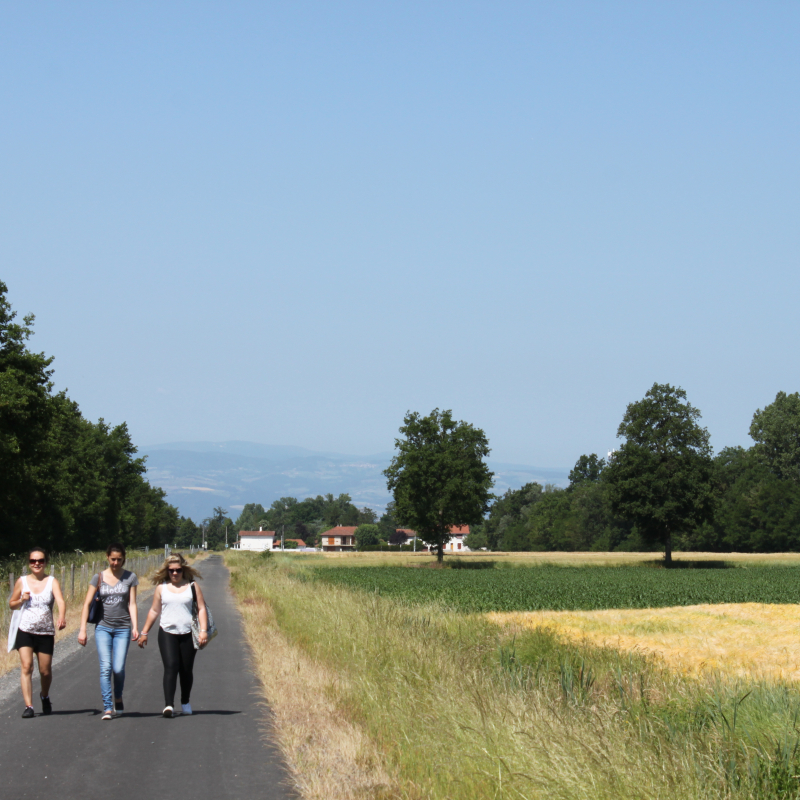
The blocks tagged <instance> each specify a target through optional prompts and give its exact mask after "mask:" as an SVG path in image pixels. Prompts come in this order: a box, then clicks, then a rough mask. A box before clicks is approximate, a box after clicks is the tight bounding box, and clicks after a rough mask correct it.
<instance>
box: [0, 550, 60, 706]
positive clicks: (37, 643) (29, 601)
mask: <svg viewBox="0 0 800 800" xmlns="http://www.w3.org/2000/svg"><path fill="white" fill-rule="evenodd" d="M28 564H29V565H30V568H31V574H30V575H23V576H22V577H21V578H19V580H18V581H17V582H16V584H15V585H14V591H13V592H12V594H11V599H10V600H9V601H8V604H9V606H10V607H11V608H13V609H14V610H18V609H21V610H22V618H21V619H20V622H19V629H18V630H17V639H16V642H15V644H14V649H15V650H17V651H18V652H19V661H20V683H21V685H22V699H23V700H24V701H25V710H24V711H23V712H22V717H23V719H30V718H31V717H32V716H33V715H34V711H33V655H34V653H35V654H36V658H37V660H38V662H39V676H40V677H41V679H42V688H41V692H40V693H39V697H40V698H41V700H42V714H45V715H47V714H49V713H50V712H51V711H52V710H53V706H52V704H51V703H50V684H51V682H52V680H53V674H52V670H51V666H52V663H53V646H54V644H55V639H56V635H55V634H56V624H55V623H54V622H53V603H58V623H57V626H58V630H62V629H63V628H65V627H66V626H67V607H66V604H65V603H64V596H63V595H62V594H61V587H60V586H59V585H58V581H57V580H56V579H55V578H54V577H53V576H52V575H50V576H49V577H48V575H47V571H46V567H47V554H46V553H45V551H44V548H42V547H34V548H33V549H32V550H31V551H30V552H29V553H28Z"/></svg>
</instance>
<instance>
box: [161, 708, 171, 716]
mask: <svg viewBox="0 0 800 800" xmlns="http://www.w3.org/2000/svg"><path fill="white" fill-rule="evenodd" d="M161 714H162V715H163V716H165V717H171V716H172V714H173V708H172V706H165V707H164V710H163V711H162V712H161Z"/></svg>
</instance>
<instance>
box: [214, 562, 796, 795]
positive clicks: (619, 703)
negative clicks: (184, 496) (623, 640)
mask: <svg viewBox="0 0 800 800" xmlns="http://www.w3.org/2000/svg"><path fill="white" fill-rule="evenodd" d="M226 560H227V563H228V565H229V566H230V567H231V569H232V573H233V588H234V591H235V592H236V594H237V597H238V598H239V601H240V605H241V607H242V609H243V611H244V613H245V620H246V624H247V630H248V638H249V639H250V641H251V642H252V644H253V647H254V657H255V660H256V664H257V668H258V671H259V674H260V676H261V679H262V683H263V685H264V687H265V692H266V695H267V698H268V699H269V700H270V702H271V704H272V707H273V710H274V713H275V716H276V724H277V729H278V736H279V740H280V742H281V745H282V747H283V749H284V752H285V753H286V754H287V758H288V760H289V763H290V765H291V766H292V767H293V769H294V771H295V775H296V776H297V780H298V784H299V785H300V787H301V788H302V790H303V791H304V795H305V796H306V797H307V798H315V799H316V798H318V797H320V798H321V797H327V798H331V799H333V798H348V799H349V798H351V797H383V798H403V800H421V799H422V798H459V799H461V798H464V800H472V799H473V798H474V799H475V800H477V798H486V797H502V798H506V797H507V798H534V797H554V798H564V799H565V800H566V798H570V800H572V798H576V799H577V798H586V799H587V800H588V798H609V800H610V798H661V797H670V798H720V799H721V798H751V797H756V798H764V799H765V800H766V798H790V797H797V796H798V792H797V789H798V787H797V779H796V777H795V776H796V775H797V774H798V772H800V769H799V767H800V763H799V760H798V735H797V732H796V726H797V724H798V719H799V718H800V695H799V694H798V692H797V690H796V689H795V687H794V686H793V685H789V684H786V685H783V684H780V683H769V682H761V683H747V682H724V681H722V680H719V679H717V678H709V679H706V680H702V681H698V680H689V679H687V678H685V677H683V676H680V675H676V674H674V673H672V672H671V671H669V670H668V669H666V668H665V667H663V665H661V664H660V663H659V662H658V661H656V660H654V659H652V658H648V657H645V656H643V655H639V654H635V653H634V654H630V653H627V654H626V653H620V652H618V651H617V650H615V649H612V648H603V647H596V646H593V645H590V644H588V643H580V642H578V643H572V642H569V641H564V640H562V639H560V638H559V637H558V636H557V635H555V634H554V633H553V632H551V631H547V630H545V629H536V630H531V631H519V632H517V634H516V635H514V634H512V633H510V632H504V631H502V630H498V628H497V627H496V626H494V625H492V624H491V623H489V622H488V620H486V619H484V618H482V617H481V616H479V615H465V614H458V613H455V612H453V611H450V610H448V609H446V608H444V607H442V606H441V605H437V604H435V603H429V604H424V603H422V604H413V603H408V602H404V601H402V600H400V599H396V598H391V597H388V598H387V597H382V596H380V595H378V594H368V593H364V592H357V591H353V590H351V589H349V588H347V587H344V586H340V585H333V584H330V583H328V582H324V581H318V580H314V579H313V571H312V570H310V569H309V567H311V566H312V562H306V561H305V560H304V558H303V557H291V556H277V557H276V556H273V557H272V558H270V559H264V558H261V557H259V556H256V555H253V554H247V553H229V554H227V555H226ZM475 574H478V573H475ZM278 645H279V646H278ZM276 676H282V677H280V678H279V679H278V678H276ZM287 676H290V677H287ZM307 676H309V680H310V687H309V690H308V691H307V692H304V693H300V694H297V693H295V695H294V696H293V698H291V699H287V698H286V697H284V696H282V693H281V691H279V690H276V688H275V681H276V680H278V683H279V685H280V686H284V685H287V684H290V683H291V681H292V680H294V681H296V682H297V684H304V683H305V681H306V677H307ZM319 703H322V705H324V706H325V708H326V709H327V711H326V712H325V714H323V715H322V717H319V713H320V712H319V709H316V708H315V705H317V704H319ZM286 704H291V705H293V706H294V708H293V710H291V711H287V709H286ZM304 708H306V710H307V713H306V715H305V716H304V713H303V709H304ZM326 715H327V716H326ZM320 719H323V721H324V724H325V725H326V726H327V728H326V730H327V731H328V738H329V739H330V740H338V741H339V742H340V748H339V749H338V750H336V752H335V758H336V760H337V761H338V762H339V766H338V771H337V774H339V775H342V774H343V775H344V777H343V778H342V779H341V780H337V779H336V778H335V777H334V779H333V780H332V782H329V783H328V784H327V786H326V787H325V789H324V793H320V791H319V784H318V783H315V782H314V780H306V778H305V777H304V775H305V774H306V773H307V771H308V768H309V760H308V759H309V752H314V753H319V752H320V751H324V749H325V748H324V747H321V746H320V741H319V740H318V739H316V738H315V735H316V732H317V729H318V724H321V723H320ZM337 726H338V727H337ZM304 742H305V743H306V745H305V746H304V744H303V743H304ZM347 753H349V754H350V755H349V756H347V755H343V754H347ZM313 758H315V759H316V758H317V756H316V755H315V756H314V757H313ZM345 758H349V763H350V765H351V771H352V774H353V775H356V774H358V775H360V776H361V777H360V778H359V779H358V780H356V781H354V782H352V783H351V782H350V781H348V780H347V775H348V774H349V773H348V769H346V768H344V767H343V766H342V759H345ZM312 760H313V759H312ZM304 771H305V772H304ZM314 771H317V772H319V771H324V767H323V766H321V765H320V762H319V760H316V761H314V762H313V765H312V769H311V772H312V773H313V772H314ZM372 773H374V774H373V778H374V779H373V780H372V781H370V778H369V775H370V774H372ZM354 786H355V788H354ZM315 787H316V788H315ZM359 787H360V788H359ZM325 792H326V793H325ZM359 792H361V793H360V794H359Z"/></svg>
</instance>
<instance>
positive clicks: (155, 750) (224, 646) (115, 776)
mask: <svg viewBox="0 0 800 800" xmlns="http://www.w3.org/2000/svg"><path fill="white" fill-rule="evenodd" d="M199 568H200V571H201V573H202V574H203V576H204V580H203V583H202V585H203V591H204V593H205V596H206V600H207V602H208V604H209V605H210V606H211V608H212V610H213V612H214V621H215V623H216V625H217V628H218V629H219V631H220V633H219V635H218V636H217V637H216V639H214V641H212V642H211V644H209V646H208V647H207V648H206V649H205V650H203V651H202V652H200V653H198V654H197V658H196V659H195V667H194V674H195V680H194V688H193V690H192V708H193V709H194V715H193V716H191V717H176V718H173V719H164V718H163V717H162V716H161V713H160V712H161V710H162V708H163V706H164V702H163V694H162V689H161V679H162V674H163V671H162V666H161V658H160V656H159V653H158V645H157V643H156V637H155V636H151V637H150V638H151V639H152V640H153V641H152V642H151V643H150V644H148V646H147V647H146V648H145V649H144V650H140V649H139V648H138V647H136V646H134V645H132V646H131V650H130V653H129V655H128V664H127V668H126V678H125V709H126V711H125V713H124V715H123V716H121V717H119V718H117V719H114V720H111V721H102V720H101V719H100V715H101V713H102V699H101V696H100V682H99V671H98V664H97V651H96V649H95V646H94V643H93V642H92V641H90V642H89V644H88V645H87V646H86V649H85V650H83V649H81V651H80V652H78V653H75V654H74V655H71V656H69V657H68V658H67V659H66V660H64V661H62V662H61V663H60V664H58V665H57V666H56V667H55V668H54V670H53V676H54V679H53V687H52V689H51V691H50V697H51V699H52V701H53V714H52V716H50V717H43V716H40V715H39V713H38V712H39V709H40V706H39V702H38V680H36V681H35V683H34V697H35V698H36V703H35V706H36V710H37V716H36V717H35V718H34V719H29V720H25V719H21V717H20V715H21V713H22V710H23V704H22V700H21V694H20V693H19V692H17V693H16V694H15V695H14V696H13V698H8V699H3V700H2V701H0V798H2V800H17V798H26V799H27V800H39V799H40V798H41V800H45V799H46V798H59V799H60V800H72V798H81V800H109V798H114V800H129V799H130V800H133V799H134V798H135V800H146V799H147V798H157V797H180V798H183V799H184V800H197V799H199V798H215V800H216V799H217V798H237V800H238V799H240V798H264V800H284V799H287V800H288V798H293V797H295V795H294V794H293V793H292V791H291V790H290V789H289V788H288V786H289V783H288V780H287V773H286V771H285V769H284V766H283V761H282V758H281V756H280V753H279V752H278V750H277V749H276V748H275V747H274V746H272V745H270V744H269V743H268V742H267V741H266V739H268V738H269V717H268V714H267V712H266V711H265V710H264V708H263V706H262V705H260V701H259V695H258V692H257V687H256V682H255V678H254V677H253V675H252V674H251V672H250V670H249V669H248V664H247V652H246V649H245V648H244V647H243V646H242V642H243V634H242V625H241V618H240V617H239V614H238V612H237V610H236V607H235V605H234V603H233V600H232V598H231V597H230V595H229V594H228V591H227V586H228V571H227V569H226V568H225V566H224V564H223V563H222V559H221V558H220V557H219V556H212V557H210V558H209V559H207V560H206V561H204V562H202V564H201V565H200V567H199ZM146 605H147V607H148V608H149V605H150V601H149V600H148V601H147V603H146ZM71 613H73V614H74V613H75V609H74V608H73V609H71ZM140 619H144V617H143V616H142V611H141V610H140ZM179 691H180V690H179ZM178 699H179V698H178V697H177V696H176V700H178Z"/></svg>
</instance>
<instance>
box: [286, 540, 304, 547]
mask: <svg viewBox="0 0 800 800" xmlns="http://www.w3.org/2000/svg"><path fill="white" fill-rule="evenodd" d="M283 541H284V542H297V546H298V547H305V546H306V543H305V542H304V541H303V540H302V539H284V540H283Z"/></svg>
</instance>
